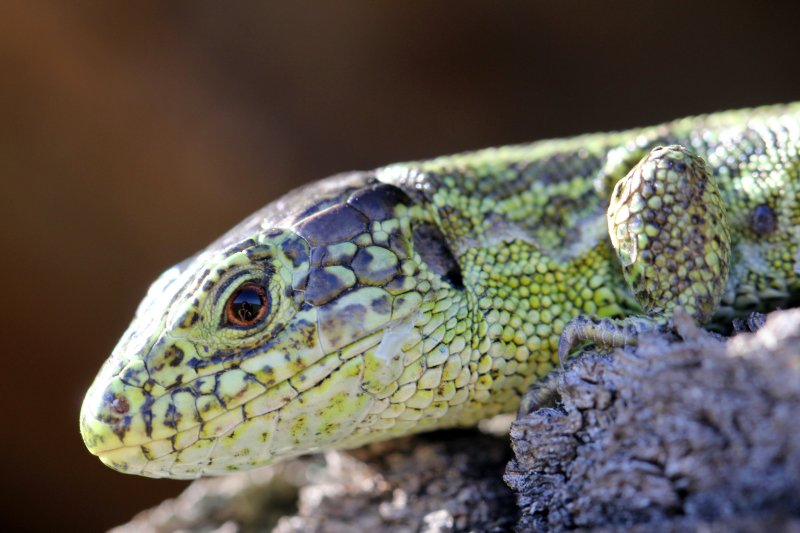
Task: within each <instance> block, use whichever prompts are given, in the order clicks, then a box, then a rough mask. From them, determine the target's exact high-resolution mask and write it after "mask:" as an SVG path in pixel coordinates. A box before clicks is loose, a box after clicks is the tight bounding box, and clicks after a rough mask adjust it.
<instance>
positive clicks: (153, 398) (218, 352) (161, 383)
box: [81, 175, 449, 478]
mask: <svg viewBox="0 0 800 533" xmlns="http://www.w3.org/2000/svg"><path fill="white" fill-rule="evenodd" d="M409 209H412V206H411V202H410V200H409V199H408V197H407V196H405V194H403V193H402V192H401V191H400V190H399V189H397V188H395V187H393V186H388V185H384V184H379V183H376V182H374V181H370V180H365V178H364V177H363V176H362V175H355V176H350V177H344V178H335V179H332V180H328V181H326V182H322V185H320V184H316V188H315V189H314V190H309V189H301V190H299V191H296V192H294V193H291V194H290V195H288V196H287V197H284V198H283V199H281V200H278V201H277V202H275V203H273V204H271V205H269V206H267V207H266V208H264V209H263V210H262V211H260V212H258V213H255V214H254V215H253V216H252V217H250V218H249V219H247V220H245V221H244V222H243V223H242V224H240V226H238V227H237V228H234V230H232V231H231V232H229V234H227V235H226V236H223V237H222V238H221V239H220V240H218V241H217V242H216V243H214V244H212V245H211V246H209V247H208V248H207V249H206V250H205V251H203V252H201V253H199V254H198V255H196V256H194V257H193V258H191V259H189V260H187V261H185V262H183V263H181V264H179V265H177V266H175V267H173V268H171V269H169V270H167V271H166V272H165V273H164V274H163V275H162V276H161V277H160V278H159V279H158V280H157V281H156V282H155V283H154V284H153V285H152V286H151V288H150V290H149V292H148V294H147V296H146V297H145V299H144V300H143V302H142V303H141V305H140V307H139V309H138V311H137V313H136V316H135V318H134V320H133V322H132V323H131V325H130V327H129V329H128V330H127V332H126V333H125V334H124V335H123V337H122V339H121V340H120V341H119V343H118V344H117V346H116V347H115V348H114V350H113V352H112V355H111V357H110V358H109V359H108V360H107V361H106V363H105V365H104V366H103V367H102V369H101V370H100V372H99V374H98V376H97V378H96V379H95V381H94V383H93V385H92V386H91V388H90V389H89V392H88V393H87V395H86V399H85V400H84V403H83V407H82V410H81V433H82V435H83V439H84V442H85V443H86V445H87V447H88V448H89V450H90V451H91V452H92V453H94V454H95V455H98V456H99V457H100V459H101V460H102V461H103V462H104V463H105V464H107V465H109V466H111V467H112V468H114V469H117V470H120V471H123V472H128V473H134V474H140V475H145V476H150V477H173V478H193V477H198V476H201V475H214V474H221V473H226V472H228V471H232V470H239V469H246V468H254V467H257V466H261V465H265V464H269V463H272V462H275V461H276V460H280V459H283V458H286V457H290V456H293V455H298V454H302V453H307V452H310V451H315V450H319V449H322V448H325V447H329V446H346V445H357V444H360V443H361V442H364V441H366V440H375V438H377V437H379V435H378V433H380V431H378V432H377V433H376V424H375V420H373V419H374V418H375V417H376V415H375V413H376V412H378V407H383V408H385V407H386V406H387V405H388V400H387V398H388V396H390V395H391V394H392V393H394V392H395V391H396V390H397V388H398V384H397V381H398V377H399V376H400V375H401V373H402V372H403V371H404V370H405V366H404V364H407V359H408V358H407V357H404V354H405V352H404V347H405V348H406V349H411V348H410V347H414V346H416V349H419V350H421V349H422V348H421V346H422V343H421V336H420V332H418V330H417V327H416V324H417V322H418V320H419V319H420V317H422V311H421V305H422V301H423V295H424V294H425V292H428V291H429V290H430V283H431V281H432V282H433V283H434V284H441V283H443V282H444V281H443V278H442V276H440V275H437V273H436V272H434V270H431V269H430V268H428V267H427V265H426V264H425V262H424V261H423V260H421V259H420V256H419V254H415V253H414V244H413V243H414V239H415V234H414V231H415V230H413V229H412V228H411V225H410V224H409V223H408V217H407V216H406V215H407V214H408V213H407V211H408V210H409ZM417 240H418V241H419V239H417ZM428 240H430V238H429V239H428ZM425 246H426V247H427V248H430V247H431V245H430V243H429V242H427V241H426V244H425ZM440 255H441V254H440ZM439 262H440V263H441V259H439ZM448 286H449V285H448ZM404 361H405V362H404ZM384 404H385V405H384ZM370 417H372V418H370ZM387 436H391V435H390V432H389V433H388V434H387Z"/></svg>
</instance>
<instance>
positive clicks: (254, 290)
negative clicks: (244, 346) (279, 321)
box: [225, 283, 269, 328]
mask: <svg viewBox="0 0 800 533" xmlns="http://www.w3.org/2000/svg"><path fill="white" fill-rule="evenodd" d="M268 307H269V297H268V296H267V291H266V290H265V289H264V287H262V286H261V285H256V284H255V283H245V284H243V285H242V286H241V287H239V288H238V289H236V291H234V293H233V294H231V296H230V298H228V301H227V302H226V303H225V319H226V321H227V323H228V324H229V325H231V326H236V327H240V328H249V327H252V326H254V325H256V324H257V323H258V322H260V321H261V319H263V318H264V315H266V314H267V308H268Z"/></svg>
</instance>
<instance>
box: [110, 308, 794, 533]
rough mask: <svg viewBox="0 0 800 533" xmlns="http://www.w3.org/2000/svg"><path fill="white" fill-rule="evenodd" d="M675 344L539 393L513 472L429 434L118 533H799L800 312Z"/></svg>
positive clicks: (578, 369) (496, 453) (300, 467)
mask: <svg viewBox="0 0 800 533" xmlns="http://www.w3.org/2000/svg"><path fill="white" fill-rule="evenodd" d="M678 332H679V334H680V337H682V340H678V339H677V338H670V337H649V338H646V339H643V341H642V343H641V345H640V346H639V347H637V348H631V349H627V350H620V351H617V352H615V353H614V354H612V355H600V354H594V353H590V352H586V353H584V354H582V355H581V356H580V357H578V358H577V359H575V362H574V363H572V364H571V365H570V366H569V368H567V369H566V370H565V371H564V372H563V373H558V374H555V375H553V376H552V377H551V378H550V379H549V380H548V381H547V382H545V383H544V384H543V385H541V386H539V387H537V388H535V389H534V390H532V391H531V392H530V393H529V395H528V396H527V397H526V400H525V402H524V405H523V408H522V409H521V411H520V414H519V417H518V419H517V421H516V422H515V423H514V424H513V426H512V430H511V440H512V443H511V447H513V451H514V457H513V459H512V460H511V461H510V462H508V465H507V466H506V462H507V461H508V459H509V458H510V456H511V454H510V450H509V449H508V448H509V447H508V444H507V439H503V438H498V437H491V436H488V435H484V434H481V433H479V432H477V431H454V432H439V433H433V434H430V435H423V436H418V437H414V438H408V439H400V440H395V441H391V442H387V443H382V444H376V445H372V446H368V447H366V448H363V449H361V450H357V451H354V452H331V453H328V454H327V455H326V456H325V457H326V464H325V463H323V462H322V461H320V460H319V459H314V460H297V461H290V462H289V463H285V464H284V465H278V467H275V468H272V469H265V470H262V471H257V472H254V473H251V474H245V475H237V476H230V477H227V478H220V479H207V480H200V481H198V482H195V483H194V484H193V485H191V486H190V487H189V488H188V489H187V490H186V491H185V492H184V494H182V495H181V496H180V497H179V498H177V499H175V500H170V501H167V502H164V503H162V504H161V505H160V506H159V507H156V508H154V509H152V510H149V511H145V512H143V513H141V514H139V515H138V516H137V517H135V518H134V520H133V521H132V522H131V523H129V524H127V525H126V526H123V527H122V528H120V531H124V530H126V528H132V529H131V530H133V529H135V530H136V531H174V530H176V529H182V530H192V531H256V530H257V531H268V530H270V529H272V528H274V531H277V532H282V533H286V532H295V531H320V532H323V531H331V532H339V531H362V530H365V531H408V532H411V531H437V532H438V531H441V532H444V531H504V530H511V529H516V530H518V531H558V530H564V529H573V528H579V529H584V530H600V531H609V530H618V529H621V528H625V529H633V530H639V531H697V530H701V531H765V530H769V531H800V430H798V428H797V426H798V420H800V310H792V311H784V312H777V313H773V314H772V315H770V317H769V320H768V321H767V323H766V325H765V326H764V327H763V328H762V329H761V330H759V331H758V333H757V334H754V335H751V334H742V335H738V336H736V337H735V338H732V339H727V340H719V338H718V337H716V336H715V335H712V334H709V333H706V332H704V331H702V330H699V329H697V328H696V327H694V326H693V325H692V324H691V323H690V322H689V321H680V320H679V321H678ZM504 467H505V476H503V474H502V473H503V468H504ZM503 478H504V479H505V481H506V483H507V484H508V486H510V487H511V488H512V489H514V492H515V493H516V500H515V496H514V494H513V493H512V492H511V491H510V490H509V489H508V487H506V486H505V485H504V484H503V482H502V479H503ZM301 486H302V488H299V487H301ZM515 502H516V504H515Z"/></svg>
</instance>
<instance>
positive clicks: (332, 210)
mask: <svg viewBox="0 0 800 533" xmlns="http://www.w3.org/2000/svg"><path fill="white" fill-rule="evenodd" d="M367 222H368V221H367V219H366V217H365V216H364V215H362V214H361V213H360V212H359V211H357V210H356V209H353V208H352V207H350V206H348V205H346V204H338V205H334V206H332V207H329V208H328V209H325V210H324V211H320V212H319V213H316V214H314V215H311V216H310V217H308V218H306V219H304V220H302V221H300V222H298V223H297V224H296V225H295V227H294V230H295V232H296V233H297V234H298V235H299V236H301V237H302V238H304V239H305V240H306V241H308V243H309V244H310V245H312V246H325V245H326V244H337V243H341V242H347V241H350V240H351V239H353V238H355V237H357V236H358V235H360V234H362V233H364V232H366V231H367Z"/></svg>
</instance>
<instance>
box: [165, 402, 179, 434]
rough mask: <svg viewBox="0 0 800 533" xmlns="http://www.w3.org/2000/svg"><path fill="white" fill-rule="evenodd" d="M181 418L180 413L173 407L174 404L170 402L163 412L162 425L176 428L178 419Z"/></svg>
mask: <svg viewBox="0 0 800 533" xmlns="http://www.w3.org/2000/svg"><path fill="white" fill-rule="evenodd" d="M180 419H181V414H180V413H179V412H178V410H177V409H176V408H175V404H174V403H171V404H169V405H168V406H167V412H166V413H164V425H165V426H167V427H168V428H172V429H176V428H177V427H178V421H179V420H180Z"/></svg>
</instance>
